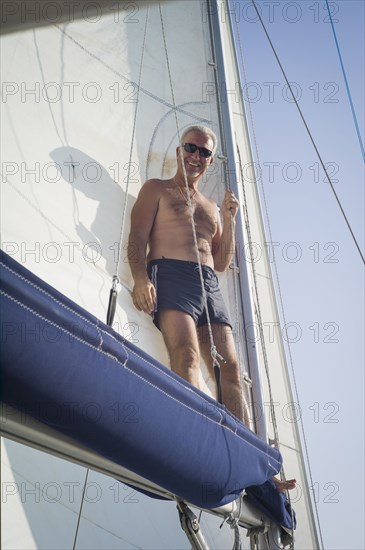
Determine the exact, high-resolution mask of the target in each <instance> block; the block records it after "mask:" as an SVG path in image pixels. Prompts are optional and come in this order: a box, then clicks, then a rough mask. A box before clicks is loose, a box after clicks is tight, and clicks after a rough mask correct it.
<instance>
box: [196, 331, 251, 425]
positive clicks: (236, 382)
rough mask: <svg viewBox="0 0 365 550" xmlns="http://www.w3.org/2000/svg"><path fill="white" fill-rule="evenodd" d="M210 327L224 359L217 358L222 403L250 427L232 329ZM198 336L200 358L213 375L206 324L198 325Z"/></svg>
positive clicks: (218, 350) (215, 343)
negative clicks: (219, 368) (219, 369)
mask: <svg viewBox="0 0 365 550" xmlns="http://www.w3.org/2000/svg"><path fill="white" fill-rule="evenodd" d="M211 328H212V335H213V341H214V345H215V346H216V348H217V352H218V353H219V355H221V356H222V357H223V359H224V362H223V361H221V360H218V362H219V364H220V367H221V384H222V398H223V403H224V405H225V406H226V407H227V409H228V410H229V411H230V412H231V413H233V414H234V415H235V416H236V417H237V418H239V420H241V421H242V422H244V423H245V424H246V425H247V426H249V427H250V418H249V414H248V408H247V404H246V402H245V399H244V396H243V391H242V385H241V373H240V366H239V362H238V358H237V354H236V348H235V345H234V339H233V335H232V330H231V328H230V327H229V326H228V325H224V324H217V323H212V325H211ZM198 337H199V344H200V352H201V355H202V358H203V360H204V362H205V364H206V365H207V368H208V369H209V372H210V373H211V375H212V376H213V377H214V369H213V359H212V356H211V349H210V348H211V342H210V338H209V331H208V326H207V325H203V326H201V327H198Z"/></svg>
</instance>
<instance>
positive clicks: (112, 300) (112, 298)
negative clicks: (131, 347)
mask: <svg viewBox="0 0 365 550" xmlns="http://www.w3.org/2000/svg"><path fill="white" fill-rule="evenodd" d="M148 14H149V6H147V10H146V21H145V27H144V33H143V43H142V53H141V60H140V64H139V74H138V87H137V99H136V108H135V110H134V116H133V127H132V136H131V145H130V148H129V161H128V171H127V176H126V178H127V185H126V190H125V198H124V205H123V213H122V222H121V226H120V233H119V241H118V253H117V259H116V262H115V273H114V276H113V278H112V288H111V289H110V292H109V304H108V311H107V319H106V322H107V324H108V325H109V326H112V325H113V321H114V316H115V311H116V306H117V297H118V291H119V288H120V286H119V285H120V280H119V276H118V273H119V266H120V258H121V253H122V244H123V235H124V226H125V218H126V213H127V204H128V196H129V193H128V192H129V183H130V173H131V165H132V154H133V144H134V136H135V133H136V125H137V112H138V104H139V92H140V88H141V80H142V68H143V59H144V52H145V45H146V35H147V25H148Z"/></svg>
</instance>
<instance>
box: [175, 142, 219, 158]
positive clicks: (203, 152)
mask: <svg viewBox="0 0 365 550" xmlns="http://www.w3.org/2000/svg"><path fill="white" fill-rule="evenodd" d="M181 145H182V146H183V147H184V150H185V151H186V152H187V153H195V151H197V150H199V156H200V157H204V158H205V159H207V158H209V157H211V156H212V154H213V151H209V149H206V148H205V147H198V146H197V145H195V143H182V144H181Z"/></svg>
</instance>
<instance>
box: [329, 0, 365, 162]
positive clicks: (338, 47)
mask: <svg viewBox="0 0 365 550" xmlns="http://www.w3.org/2000/svg"><path fill="white" fill-rule="evenodd" d="M326 6H327V11H328V15H329V18H330V22H331V28H332V32H333V37H334V39H335V43H336V49H337V53H338V57H339V60H340V65H341V69H342V74H343V78H344V81H345V85H346V91H347V96H348V98H349V102H350V107H351V112H352V118H353V119H354V124H355V128H356V133H357V138H358V140H359V145H360V149H361V154H362V157H363V160H364V162H365V149H364V144H363V142H362V139H361V134H360V128H359V124H358V122H357V117H356V113H355V107H354V104H353V101H352V96H351V92H350V86H349V83H348V80H347V76H346V71H345V66H344V64H343V61H342V55H341V51H340V46H339V43H338V40H337V35H336V31H335V27H334V24H333V19H332V15H331V10H330V7H329V5H328V0H326Z"/></svg>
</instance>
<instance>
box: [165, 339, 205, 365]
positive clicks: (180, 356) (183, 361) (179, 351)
mask: <svg viewBox="0 0 365 550" xmlns="http://www.w3.org/2000/svg"><path fill="white" fill-rule="evenodd" d="M170 359H171V363H173V361H176V363H177V364H178V365H179V366H183V367H184V368H186V369H187V370H195V369H196V368H199V363H200V353H199V349H197V348H196V347H195V346H194V345H189V344H186V343H181V344H179V345H177V346H176V348H175V349H173V350H170Z"/></svg>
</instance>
